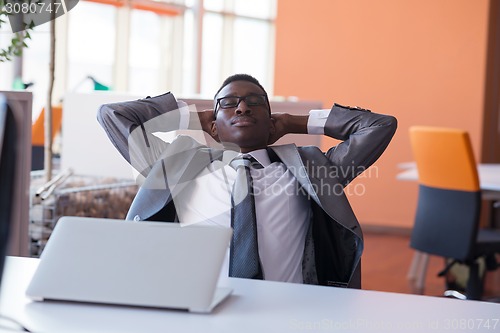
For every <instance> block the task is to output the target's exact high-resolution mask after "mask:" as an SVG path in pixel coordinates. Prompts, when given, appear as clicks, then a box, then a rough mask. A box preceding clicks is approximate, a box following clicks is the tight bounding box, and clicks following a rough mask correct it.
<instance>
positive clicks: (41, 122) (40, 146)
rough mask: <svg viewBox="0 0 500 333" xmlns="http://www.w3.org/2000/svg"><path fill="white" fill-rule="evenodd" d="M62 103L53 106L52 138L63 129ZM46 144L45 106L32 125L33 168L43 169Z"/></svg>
mask: <svg viewBox="0 0 500 333" xmlns="http://www.w3.org/2000/svg"><path fill="white" fill-rule="evenodd" d="M61 126H62V105H53V106H52V139H54V138H55V136H56V135H57V134H58V133H59V132H60V131H61ZM44 145H45V108H43V109H42V112H40V114H39V115H38V118H37V119H36V120H35V122H34V123H33V125H32V126H31V146H32V148H31V170H42V169H43V167H44V165H43V161H44Z"/></svg>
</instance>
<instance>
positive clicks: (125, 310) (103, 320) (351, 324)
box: [0, 257, 500, 333]
mask: <svg viewBox="0 0 500 333" xmlns="http://www.w3.org/2000/svg"><path fill="white" fill-rule="evenodd" d="M37 264H38V260H37V259H31V258H18V257H9V258H7V261H6V267H5V273H4V277H3V281H2V290H1V297H0V312H1V313H2V314H4V315H7V316H10V317H13V318H15V319H16V320H18V321H20V322H21V323H23V324H24V325H25V326H26V327H27V328H29V329H31V330H33V332H51V333H57V332H64V333H67V332H72V333H75V332H85V333H88V332H96V331H98V332H120V333H126V332H148V333H151V332H162V333H165V332H217V333H221V332H231V333H234V332H238V333H245V332H252V333H256V332H273V333H276V332H302V331H306V332H311V331H314V332H316V331H326V332H328V331H342V332H402V331H411V332H430V331H440V332H442V331H449V332H455V331H464V330H469V331H471V330H473V331H474V332H483V331H484V332H495V331H500V304H494V303H486V302H477V301H460V300H455V299H447V298H438V297H431V296H418V295H405V294H396V293H387V292H376V291H367V290H352V289H342V288H334V287H320V286H310V285H298V284H291V283H279V282H269V281H252V280H245V279H234V278H228V279H226V280H225V281H222V284H224V285H226V286H229V287H232V288H233V289H234V293H233V295H232V296H231V297H230V298H229V299H228V300H226V301H225V302H224V303H222V304H221V305H220V306H219V307H218V308H216V310H215V312H214V313H212V314H191V313H187V312H182V311H172V310H160V309H144V308H133V307H121V306H111V305H93V304H77V303H65V302H31V301H30V300H29V299H27V298H26V297H25V296H24V291H25V290H26V287H27V285H28V283H29V281H30V279H31V276H32V275H33V273H34V271H35V269H36V266H37Z"/></svg>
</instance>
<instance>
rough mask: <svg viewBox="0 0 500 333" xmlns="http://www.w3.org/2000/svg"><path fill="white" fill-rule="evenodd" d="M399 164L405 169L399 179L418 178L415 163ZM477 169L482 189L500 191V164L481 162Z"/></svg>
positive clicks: (413, 179)
mask: <svg viewBox="0 0 500 333" xmlns="http://www.w3.org/2000/svg"><path fill="white" fill-rule="evenodd" d="M399 166H400V168H401V169H403V171H402V172H400V173H398V174H397V176H396V178H397V179H400V180H411V181H416V180H418V170H417V167H416V165H415V163H402V164H400V165H399ZM477 171H478V174H479V182H480V186H481V189H482V190H485V191H496V192H498V191H500V164H479V165H478V170H477Z"/></svg>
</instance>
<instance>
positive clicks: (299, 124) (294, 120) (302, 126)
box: [286, 114, 309, 134]
mask: <svg viewBox="0 0 500 333" xmlns="http://www.w3.org/2000/svg"><path fill="white" fill-rule="evenodd" d="M308 120H309V116H304V115H291V114H289V115H288V116H287V120H286V123H287V124H286V129H287V131H288V133H290V134H292V133H293V134H307V122H308Z"/></svg>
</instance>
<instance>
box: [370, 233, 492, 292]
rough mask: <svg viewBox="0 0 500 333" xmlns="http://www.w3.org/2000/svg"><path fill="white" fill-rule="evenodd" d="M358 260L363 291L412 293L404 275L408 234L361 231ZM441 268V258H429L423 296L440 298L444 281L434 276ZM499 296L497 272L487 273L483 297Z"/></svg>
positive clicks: (407, 264)
mask: <svg viewBox="0 0 500 333" xmlns="http://www.w3.org/2000/svg"><path fill="white" fill-rule="evenodd" d="M364 238H365V250H364V253H363V259H362V286H363V289H367V290H379V291H389V292H397V293H408V294H410V293H413V292H412V288H411V287H410V285H409V283H408V280H407V273H408V269H409V267H410V263H411V260H412V258H413V250H412V249H411V248H410V247H409V243H410V238H409V236H408V235H401V234H388V233H380V232H365V233H364ZM443 267H444V263H443V259H442V258H440V257H434V256H431V257H430V260H429V267H428V270H427V277H426V288H425V290H424V294H425V295H431V296H442V295H443V292H444V290H445V284H444V279H443V278H440V277H438V276H437V273H438V272H439V271H441V270H442V269H443ZM499 296H500V269H497V270H496V271H494V272H488V274H487V275H486V282H485V297H499Z"/></svg>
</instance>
